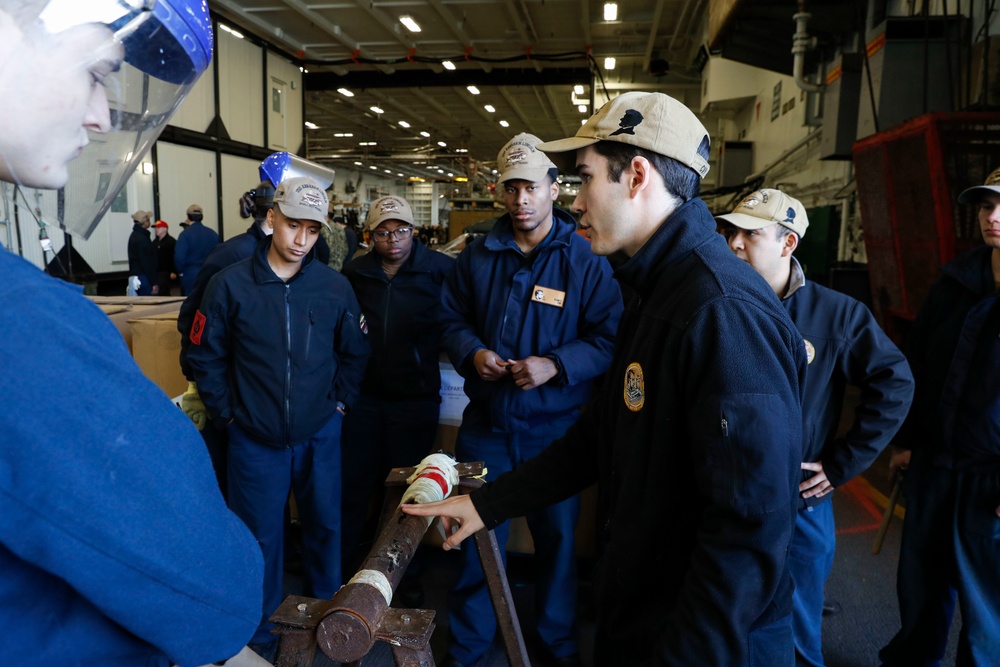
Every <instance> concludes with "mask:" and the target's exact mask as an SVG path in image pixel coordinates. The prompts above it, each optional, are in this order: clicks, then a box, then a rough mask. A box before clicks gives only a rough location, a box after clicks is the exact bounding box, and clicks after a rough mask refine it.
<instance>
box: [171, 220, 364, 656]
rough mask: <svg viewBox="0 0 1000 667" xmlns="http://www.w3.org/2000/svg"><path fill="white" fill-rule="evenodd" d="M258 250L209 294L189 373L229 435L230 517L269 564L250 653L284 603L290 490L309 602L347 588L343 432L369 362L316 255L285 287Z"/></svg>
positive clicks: (219, 278) (341, 292)
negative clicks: (242, 526) (345, 414)
mask: <svg viewBox="0 0 1000 667" xmlns="http://www.w3.org/2000/svg"><path fill="white" fill-rule="evenodd" d="M270 247H271V239H270V238H268V239H266V240H264V241H262V242H261V243H260V244H259V245H258V246H257V248H256V250H255V251H254V255H253V257H251V258H250V259H247V260H244V261H242V262H238V263H236V264H234V265H232V266H230V267H228V268H226V269H223V270H222V271H220V272H219V273H218V274H216V276H215V277H214V278H212V280H211V281H210V282H209V284H208V288H207V289H206V290H205V298H204V300H203V301H202V304H201V308H199V310H198V312H197V313H196V315H195V324H194V326H193V327H192V330H191V346H190V347H189V349H188V361H189V362H190V364H191V368H192V370H193V371H194V375H195V380H196V381H197V383H198V391H199V393H200V394H201V397H202V400H203V401H204V403H205V407H206V408H208V411H209V413H210V414H211V416H212V418H213V419H215V420H217V421H219V422H220V423H222V424H226V425H227V426H228V435H229V506H230V507H231V508H232V510H233V512H235V513H236V514H237V515H238V516H239V517H240V518H241V519H243V521H244V522H245V523H246V524H247V527H249V528H250V530H251V532H253V534H254V536H255V537H256V538H257V541H258V542H259V543H260V547H261V551H262V552H263V554H264V564H265V571H264V603H263V610H262V612H263V614H262V621H261V624H260V626H259V627H258V630H257V633H256V635H254V641H255V642H268V641H270V640H272V639H273V637H272V636H271V635H270V628H271V624H270V623H269V622H268V621H267V618H268V617H269V616H270V615H271V613H273V612H274V610H275V609H276V608H277V607H278V605H279V604H280V603H281V600H282V599H283V595H282V585H281V581H282V577H281V575H282V569H283V567H282V564H283V547H284V539H283V538H284V535H283V531H284V510H285V503H286V501H287V499H288V494H289V491H290V490H294V493H295V499H296V505H297V507H298V510H299V517H300V519H301V521H302V537H303V542H304V552H303V566H304V568H305V582H304V585H305V586H304V587H305V595H307V596H310V597H317V598H331V597H333V594H334V593H336V592H337V590H338V589H339V588H340V585H341V568H340V537H341V536H340V430H341V425H342V418H341V414H340V412H338V410H337V407H338V405H340V406H350V405H352V404H353V402H354V400H355V398H356V396H357V394H358V384H359V383H360V381H361V375H362V373H363V371H364V367H365V362H366V361H367V359H368V354H369V350H368V343H367V341H366V340H365V337H364V333H363V331H362V329H361V322H360V310H359V308H358V302H357V299H355V298H354V293H353V292H352V291H351V287H350V284H349V283H348V282H347V279H345V278H344V277H343V276H342V275H340V274H339V273H337V272H336V271H334V270H332V269H331V268H329V267H328V266H326V265H325V264H321V263H320V262H318V261H316V260H315V257H314V254H313V253H310V254H309V255H308V256H307V257H306V258H305V260H304V261H303V264H302V268H301V269H300V270H299V272H298V273H297V274H296V275H295V276H294V277H292V278H291V279H290V280H289V281H288V282H287V283H286V282H284V281H283V280H281V278H279V277H278V276H277V275H275V273H274V271H272V270H271V267H270V265H269V264H268V260H267V253H268V250H269V249H270Z"/></svg>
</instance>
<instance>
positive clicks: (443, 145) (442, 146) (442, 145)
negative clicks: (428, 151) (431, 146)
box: [438, 141, 448, 148]
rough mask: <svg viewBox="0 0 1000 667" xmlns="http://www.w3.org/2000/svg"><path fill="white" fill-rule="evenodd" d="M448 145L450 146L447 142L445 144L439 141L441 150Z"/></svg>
mask: <svg viewBox="0 0 1000 667" xmlns="http://www.w3.org/2000/svg"><path fill="white" fill-rule="evenodd" d="M447 145H448V144H446V143H445V142H443V141H439V142H438V146H440V147H441V148H444V147H445V146H447Z"/></svg>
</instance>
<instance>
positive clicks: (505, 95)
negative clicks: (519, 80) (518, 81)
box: [499, 86, 531, 127]
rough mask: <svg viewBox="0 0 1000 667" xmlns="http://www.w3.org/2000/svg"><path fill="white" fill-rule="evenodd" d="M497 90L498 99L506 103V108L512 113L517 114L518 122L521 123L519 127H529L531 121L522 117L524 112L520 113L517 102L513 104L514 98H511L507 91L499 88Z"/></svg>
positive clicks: (501, 87)
mask: <svg viewBox="0 0 1000 667" xmlns="http://www.w3.org/2000/svg"><path fill="white" fill-rule="evenodd" d="M499 90H500V97H502V98H503V101H504V102H506V103H507V106H509V107H510V108H511V109H513V110H514V113H515V114H517V118H518V120H520V121H521V127H531V121H529V120H528V117H527V116H525V115H524V112H523V111H521V107H519V106H518V105H517V102H515V101H514V98H513V97H511V94H510V93H508V92H507V89H506V88H505V87H503V86H500V88H499Z"/></svg>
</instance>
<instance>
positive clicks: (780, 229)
mask: <svg viewBox="0 0 1000 667" xmlns="http://www.w3.org/2000/svg"><path fill="white" fill-rule="evenodd" d="M775 227H777V229H775V230H774V238H776V239H778V240H779V241H781V240H783V239H784V238H785V237H786V236H788V235H789V234H794V233H795V232H794V231H792V229H791V228H790V227H785V226H784V225H783V224H781V223H780V222H779V223H778V224H776V225H775Z"/></svg>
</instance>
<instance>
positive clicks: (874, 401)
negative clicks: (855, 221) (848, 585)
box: [781, 257, 913, 667]
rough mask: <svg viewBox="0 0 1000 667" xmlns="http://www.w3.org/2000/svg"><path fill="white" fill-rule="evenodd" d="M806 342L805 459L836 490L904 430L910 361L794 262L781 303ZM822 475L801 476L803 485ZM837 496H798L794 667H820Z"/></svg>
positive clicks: (793, 552)
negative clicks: (850, 408) (853, 400)
mask: <svg viewBox="0 0 1000 667" xmlns="http://www.w3.org/2000/svg"><path fill="white" fill-rule="evenodd" d="M781 303H782V305H783V306H784V307H785V310H786V311H787V312H788V315H789V317H791V318H792V322H794V323H795V326H796V328H797V329H798V330H799V332H800V333H801V334H802V337H803V338H804V339H805V346H806V359H807V361H808V363H809V365H808V366H807V368H806V383H805V391H804V392H803V396H802V439H803V442H802V460H803V461H806V462H810V463H814V462H821V463H822V464H823V472H825V473H826V476H827V478H828V479H829V481H830V483H831V484H832V485H833V486H834V487H835V488H839V487H840V486H842V485H843V484H846V483H847V482H848V481H850V480H851V479H852V478H853V477H855V476H856V475H858V474H859V473H861V472H863V471H864V470H865V469H866V468H868V466H870V465H871V464H872V462H873V461H874V460H875V458H876V457H878V455H879V453H880V452H881V451H882V450H883V449H885V447H886V445H888V444H889V441H890V440H891V439H892V437H893V436H894V435H895V434H896V431H898V430H899V427H900V426H902V424H903V420H904V419H905V418H906V413H907V411H908V410H909V408H910V402H911V401H912V400H913V376H912V374H911V373H910V367H909V365H908V364H907V363H906V357H904V356H903V353H902V352H900V351H899V348H897V347H896V346H895V345H894V344H893V342H892V341H891V340H889V337H888V336H886V335H885V333H884V332H883V331H882V329H881V328H880V327H879V325H878V323H877V322H876V321H875V318H874V317H873V316H872V314H871V312H870V311H869V310H868V309H867V308H866V307H865V306H864V304H862V303H861V302H860V301H858V300H856V299H853V298H851V297H849V296H847V295H846V294H842V293H840V292H835V291H833V290H830V289H827V288H825V287H823V286H821V285H817V284H816V283H813V282H809V281H807V280H806V278H805V276H804V275H803V273H802V267H801V266H799V262H798V260H796V259H795V258H794V257H793V258H792V276H791V280H790V281H789V286H788V289H787V290H786V292H785V295H784V296H783V297H782V300H781ZM848 384H850V385H853V386H855V387H858V388H859V389H860V390H861V392H860V400H859V402H858V406H857V407H856V408H855V410H854V421H853V422H852V424H851V428H850V430H849V431H848V432H847V433H846V435H845V436H844V437H843V438H842V439H837V438H836V434H837V427H838V425H839V422H840V415H841V412H842V410H843V405H844V390H845V389H846V387H847V385H848ZM815 474H817V473H816V472H814V471H811V470H803V471H802V481H805V480H806V479H808V478H810V477H812V476H813V475H815ZM832 498H833V494H832V493H827V494H825V495H823V496H820V497H818V498H817V497H813V498H808V499H806V498H803V497H802V496H801V495H799V501H798V507H799V512H798V517H797V519H796V521H795V533H794V534H793V535H792V545H791V549H790V551H789V555H788V566H789V570H790V571H791V573H792V581H793V582H794V583H795V593H794V594H793V596H792V604H793V612H792V613H793V616H792V630H793V635H794V637H795V662H796V664H797V665H800V666H809V667H822V665H823V652H822V641H821V640H822V635H821V630H822V627H821V626H822V617H823V585H824V583H825V582H826V579H827V577H829V575H830V569H831V568H832V567H833V554H834V549H835V546H836V534H835V531H834V522H833V503H832V502H831V500H832Z"/></svg>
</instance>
